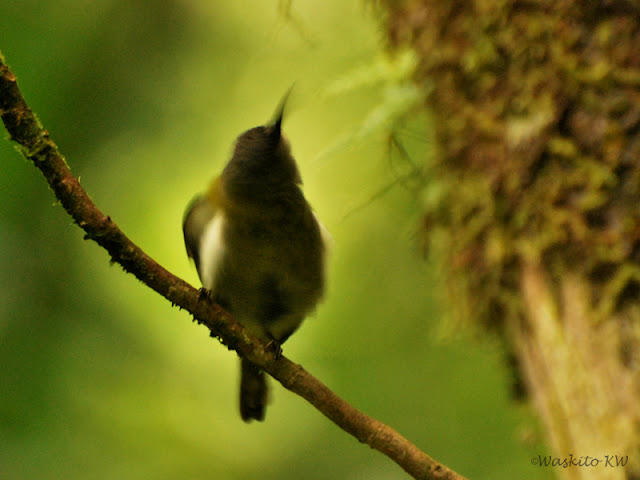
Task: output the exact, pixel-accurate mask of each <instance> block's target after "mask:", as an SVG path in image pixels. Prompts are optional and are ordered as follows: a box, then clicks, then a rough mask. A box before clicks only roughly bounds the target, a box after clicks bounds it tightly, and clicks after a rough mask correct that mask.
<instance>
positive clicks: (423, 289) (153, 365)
mask: <svg viewBox="0 0 640 480" xmlns="http://www.w3.org/2000/svg"><path fill="white" fill-rule="evenodd" d="M376 28H377V26H376V23H375V18H374V17H373V16H372V15H370V13H369V12H367V11H366V10H365V8H364V7H363V6H362V5H361V4H358V3H356V4H347V2H339V1H335V0H332V1H327V2H323V4H322V7H321V8H319V7H318V6H317V4H316V3H315V2H310V1H298V2H292V3H290V2H280V3H277V2H249V1H239V2H224V4H221V2H208V1H187V0H183V1H170V0H160V1H156V0H154V1H151V0H145V1H141V2H127V1H124V0H111V1H108V0H101V1H91V2H89V1H72V0H61V1H58V2H38V1H35V0H27V1H22V2H3V3H2V4H0V32H1V34H0V50H1V51H2V52H3V54H4V55H5V56H6V57H7V60H8V62H9V64H10V65H11V66H12V68H13V70H14V72H15V73H16V74H17V75H18V79H19V83H20V86H21V88H22V90H23V92H24V94H25V96H26V98H27V101H28V102H29V103H30V105H31V107H32V108H33V109H34V110H35V111H36V112H37V114H38V115H39V117H40V119H41V120H42V122H43V123H44V125H45V127H46V128H48V130H49V131H50V133H51V135H52V138H53V139H54V140H55V141H56V142H57V143H58V145H59V147H60V149H61V150H62V152H63V153H64V154H65V155H66V157H67V160H68V163H69V164H70V165H71V168H72V170H73V171H74V172H75V174H76V175H78V176H79V177H80V179H81V182H82V184H83V185H84V186H85V188H86V189H87V190H88V191H89V193H90V194H91V195H92V198H93V199H94V201H95V202H96V203H97V204H98V206H99V207H100V208H101V209H102V210H103V211H104V212H105V213H106V214H109V215H111V217H112V218H113V219H114V220H115V221H116V223H118V225H119V226H120V227H121V228H122V229H123V230H124V231H125V232H126V233H127V234H128V235H129V236H130V238H132V239H133V240H134V241H135V242H136V243H138V244H139V245H140V246H142V247H143V248H144V249H145V250H146V251H147V253H149V254H150V255H151V256H153V257H154V258H155V259H156V260H158V261H159V262H160V263H162V264H163V265H164V266H166V267H167V268H169V269H170V270H171V271H173V272H174V273H177V274H179V275H181V276H183V277H185V278H187V279H188V280H190V281H192V282H193V283H194V284H197V277H196V274H195V271H194V269H193V267H192V266H191V265H189V263H188V262H187V260H186V255H185V253H184V248H183V244H182V238H181V231H180V222H181V216H182V210H183V208H184V206H185V205H186V203H187V202H188V200H189V199H190V197H191V196H192V195H193V194H194V193H195V192H197V191H198V190H200V189H202V188H204V187H205V185H206V182H207V181H208V179H209V178H210V177H211V176H212V175H214V174H215V173H216V172H217V171H219V169H220V168H221V167H222V165H223V164H224V162H225V161H226V158H227V156H228V154H229V151H230V148H231V143H232V141H233V140H234V138H235V136H236V135H237V134H238V133H240V132H241V131H242V130H244V129H246V128H249V127H252V126H255V125H257V124H260V123H263V122H264V121H265V120H267V119H268V118H269V117H270V115H271V113H272V111H273V108H274V107H275V105H276V103H277V101H278V99H279V98H280V96H281V95H282V93H283V92H284V91H285V90H286V89H287V88H288V87H289V85H290V84H291V83H292V82H293V81H296V87H295V88H296V91H295V94H294V98H293V99H292V100H293V102H292V108H291V109H290V116H289V118H288V119H287V121H286V122H285V133H286V134H287V136H288V137H289V139H290V141H291V143H292V145H293V151H294V154H295V155H296V156H297V158H298V160H299V163H300V167H301V170H302V175H303V178H304V181H305V189H306V193H307V195H308V197H309V199H310V201H311V202H312V204H313V205H314V206H315V207H316V210H317V212H318V214H319V216H320V217H321V218H322V219H323V221H324V223H325V224H326V225H327V227H328V228H329V230H330V231H331V232H332V233H333V236H334V238H335V247H334V254H333V259H332V269H331V273H332V281H331V286H330V292H329V296H328V299H327V301H326V303H325V304H324V305H323V306H322V307H321V308H320V309H319V311H318V313H317V314H316V316H315V317H313V318H310V319H309V320H308V321H307V322H306V323H305V324H304V325H303V327H302V328H301V330H300V332H299V333H297V334H296V336H294V337H293V338H292V340H291V341H290V342H289V343H288V344H287V345H286V346H285V347H286V348H285V354H286V355H288V356H289V357H291V358H292V359H294V360H295V361H299V362H300V363H302V364H303V365H304V366H305V367H307V368H309V370H310V371H311V372H313V373H314V374H316V375H318V376H319V377H320V378H321V379H323V381H325V382H326V383H327V384H328V385H330V386H331V387H332V388H334V389H335V390H336V391H337V392H338V393H339V394H340V395H342V396H344V397H345V398H346V399H347V400H348V401H350V402H352V403H353V404H354V405H356V406H357V407H359V408H361V409H362V410H364V411H365V412H366V413H369V414H371V415H373V416H375V417H377V418H379V419H380V420H382V421H384V422H387V423H389V424H390V425H391V426H393V427H394V428H396V429H398V430H399V431H400V432H401V433H403V434H404V435H406V436H407V437H408V438H409V439H411V440H412V441H414V442H415V443H416V444H417V445H419V446H420V447H422V448H423V449H424V450H425V451H427V452H428V453H429V454H430V455H432V456H434V457H435V458H437V459H439V460H441V461H443V462H445V463H447V464H448V465H450V466H451V467H452V468H454V469H456V470H458V471H460V472H461V473H463V474H465V475H467V476H469V477H471V478H492V479H499V478H513V477H514V476H516V477H518V478H536V479H539V478H544V477H545V476H549V475H550V473H551V472H548V471H544V470H540V469H539V468H535V467H532V466H531V464H530V458H531V456H532V455H534V454H536V453H544V452H543V450H542V449H541V447H540V446H539V445H537V444H536V443H535V441H534V443H533V444H531V443H529V444H523V443H522V442H521V441H520V440H521V438H520V437H521V436H519V435H518V434H519V432H520V433H521V432H522V431H525V432H529V431H530V430H531V428H532V427H531V426H530V422H531V421H530V419H528V417H527V416H526V415H523V413H522V412H520V411H518V410H517V408H516V407H515V406H514V405H513V403H512V402H511V400H510V399H509V392H508V380H507V379H506V377H507V375H508V373H507V372H506V370H505V368H504V367H503V366H502V364H501V361H500V358H501V357H500V354H499V352H497V351H496V348H495V346H492V345H479V344H477V343H471V344H470V343H469V342H468V340H467V339H464V338H462V339H456V340H453V341H449V342H446V343H442V342H441V341H439V340H438V339H436V338H434V334H433V332H434V330H435V329H436V327H437V325H438V322H439V316H440V313H439V310H438V308H437V306H436V299H437V293H436V292H437V291H438V284H439V281H438V276H437V275H436V274H434V272H432V269H431V266H430V265H431V264H430V262H428V261H425V260H424V259H422V258H421V257H420V256H419V254H418V248H417V246H416V244H417V238H416V235H415V232H416V229H417V212H418V208H417V205H418V203H419V202H418V200H417V198H416V195H415V191H414V190H412V189H406V188H402V185H401V183H402V182H398V183H399V184H398V186H396V187H394V188H390V189H387V188H386V186H387V185H389V184H390V183H392V182H394V180H395V179H397V178H403V175H404V174H405V173H407V172H412V171H413V169H414V168H415V166H414V165H411V164H410V163H408V162H407V160H406V158H412V159H420V158H425V157H426V156H427V155H426V153H427V152H428V150H429V149H430V148H431V147H432V145H431V143H430V142H429V141H428V140H429V139H428V138H425V136H424V134H423V132H424V130H425V128H428V120H413V121H408V122H403V123H398V122H400V120H398V119H397V118H396V117H394V115H393V112H394V111H396V110H397V109H394V108H395V107H394V105H396V106H397V105H398V104H399V103H402V101H404V100H403V99H406V98H409V99H410V98H411V95H412V94H411V92H408V93H407V91H406V90H405V87H403V86H402V85H399V84H398V82H399V80H398V79H397V78H394V75H393V71H394V70H393V68H392V69H391V73H387V74H381V75H380V79H378V80H377V81H374V82H362V81H358V78H359V77H358V76H359V75H361V76H362V72H365V75H364V76H365V77H368V78H370V77H372V75H366V72H370V71H374V70H375V69H376V67H375V66H376V65H379V64H380V58H381V53H380V50H381V48H380V46H379V45H378V39H377V33H376ZM396 68H397V69H399V70H401V69H402V68H403V67H402V66H398V67H396ZM402 76H403V75H399V77H402ZM341 86H342V87H341ZM380 112H382V113H381V115H382V116H381V117H380V115H378V116H376V114H380ZM363 125H365V126H367V125H368V127H367V128H364V129H363V127H362V126H363ZM380 127H389V128H391V129H394V131H395V132H396V133H395V137H394V138H395V139H396V140H397V141H398V142H401V143H402V145H404V146H405V148H406V149H407V153H408V157H406V156H403V155H401V154H399V153H398V149H397V148H394V147H393V145H392V147H391V148H389V145H390V142H389V141H388V140H389V138H388V136H387V134H386V133H385V130H384V129H383V128H380ZM0 158H1V159H2V167H3V175H0V191H1V192H2V196H1V197H0V198H1V200H2V207H0V225H2V228H1V229H0V280H1V282H2V283H1V284H2V286H3V288H2V289H0V345H1V347H0V365H1V366H0V375H1V378H2V386H0V398H1V401H0V478H2V479H10V480H14V479H15V480H17V479H23V478H30V479H43V480H48V479H55V478H83V479H87V478H88V479H91V478H96V479H107V478H118V479H127V478H136V479H137V478H153V479H163V478H167V479H173V478H189V479H198V478H221V479H243V478H255V477H256V476H258V475H259V476H260V477H261V478H265V479H270V478H274V479H275V478H279V479H281V478H318V479H320V478H354V479H355V478H403V473H402V472H401V471H400V470H399V469H398V467H396V466H395V465H393V464H391V463H390V462H389V461H388V460H387V459H386V458H383V457H382V456H380V455H378V454H377V453H375V452H372V451H370V450H368V449H365V448H362V447H361V446H360V445H358V444H357V443H356V442H354V441H353V439H352V438H350V437H348V436H346V435H345V434H344V433H342V432H341V431H339V430H338V429H336V428H335V427H333V426H332V425H331V424H329V423H328V422H327V421H326V420H325V419H324V418H322V417H320V416H319V415H318V414H317V412H315V411H314V410H313V409H312V408H311V407H310V406H308V405H307V404H305V403H304V402H303V401H302V400H300V399H298V398H296V397H294V396H293V395H291V394H289V393H288V392H286V391H284V390H283V389H282V388H279V387H278V386H275V385H274V386H273V393H272V396H273V403H272V405H271V408H270V410H269V412H268V417H267V420H266V422H265V424H263V425H245V424H243V423H242V422H241V421H240V419H239V415H238V413H237V411H236V410H237V406H236V396H237V392H236V389H237V370H238V368H237V365H236V363H237V358H235V357H236V356H235V354H233V353H232V352H228V351H227V350H226V349H224V348H222V347H221V346H220V345H219V344H217V343H216V342H215V341H214V340H212V339H210V338H208V336H207V335H206V331H205V330H204V329H202V328H200V327H197V326H195V325H193V324H191V323H190V322H189V317H188V315H186V314H185V313H184V312H180V311H178V310H177V309H171V308H170V305H168V303H167V302H166V301H164V300H163V299H161V298H159V297H158V296H157V295H155V294H154V293H153V292H151V291H150V290H148V289H147V288H145V287H144V286H142V285H140V284H139V283H138V282H137V281H136V280H135V279H134V278H133V277H131V276H127V275H124V274H123V273H122V272H121V271H120V269H119V268H117V267H113V266H110V265H109V263H108V257H107V255H105V252H103V251H101V250H100V249H99V248H98V247H97V246H96V245H94V244H91V243H90V242H85V241H83V239H82V233H81V231H80V230H79V229H78V228H77V227H75V226H74V225H72V223H71V221H70V219H69V218H68V217H67V216H66V214H65V213H64V212H63V210H62V209H61V208H59V207H58V206H56V205H55V201H54V199H53V197H52V195H51V192H50V191H48V190H47V188H46V184H45V182H44V181H43V179H42V178H41V177H40V176H39V173H38V172H37V171H36V170H35V169H34V168H33V167H31V166H30V165H28V164H26V162H25V161H23V160H22V159H21V157H20V156H19V155H18V154H17V153H16V152H15V151H14V150H13V148H12V146H11V145H10V144H9V142H6V141H3V142H1V143H0ZM418 169H420V166H418ZM380 191H385V192H387V193H386V194H385V195H380V196H376V192H380ZM374 197H375V198H374ZM360 207H362V208H360Z"/></svg>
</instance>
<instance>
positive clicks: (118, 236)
mask: <svg viewBox="0 0 640 480" xmlns="http://www.w3.org/2000/svg"><path fill="white" fill-rule="evenodd" d="M0 116H1V117H2V121H3V122H4V125H5V127H6V129H7V131H8V132H9V135H10V136H11V140H13V141H14V142H16V143H18V145H19V146H20V150H21V152H22V154H23V155H24V156H25V157H26V158H27V159H28V160H30V161H31V162H33V164H34V165H35V166H36V167H37V168H38V169H40V170H41V171H42V173H43V175H44V176H45V178H46V179H47V182H49V186H50V187H51V189H52V190H53V192H54V194H55V196H56V198H58V200H59V201H60V203H61V204H62V206H63V207H64V209H65V210H66V211H67V212H68V213H69V215H71V217H72V218H73V220H74V221H75V223H76V224H77V225H78V226H79V227H80V228H82V229H83V230H84V231H85V238H88V239H91V240H94V241H95V242H96V243H98V244H99V245H100V246H101V247H103V248H104V249H105V250H107V252H109V255H110V256H111V259H112V261H113V262H116V263H118V264H120V265H122V267H123V268H124V269H125V271H127V272H129V273H132V274H133V275H135V276H136V278H138V279H139V280H140V281H141V282H143V283H144V284H145V285H147V286H148V287H150V288H152V289H153V290H155V291H156V292H158V293H159V294H160V295H162V296H163V297H165V298H166V299H167V300H169V301H170V302H171V303H172V305H177V306H179V307H180V308H183V309H185V310H187V311H189V312H190V313H191V314H192V315H193V318H194V319H195V320H196V321H197V322H198V323H201V324H203V325H206V326H207V328H209V330H210V331H211V336H213V337H217V338H219V339H220V341H221V342H222V343H223V344H224V345H226V346H227V347H229V348H230V349H233V350H236V351H237V352H238V353H239V354H240V355H241V356H242V357H244V358H247V359H248V360H250V361H251V362H252V363H254V364H256V365H258V366H260V367H261V368H262V369H264V370H265V371H266V372H267V373H269V374H270V375H271V376H272V377H273V378H275V379H276V380H278V381H279V382H280V383H281V384H282V385H283V386H284V387H285V388H287V389H289V390H291V391H292V392H294V393H296V394H298V395H300V396H301V397H303V398H305V399H306V400H307V401H308V402H309V403H311V404H312V405H313V406H315V407H316V408H317V409H318V410H319V411H320V412H322V413H323V414H324V415H325V416H327V417H328V418H329V419H331V420H332V421H333V422H334V423H336V424H337V425H338V426H339V427H340V428H342V429H343V430H345V431H346V432H348V433H350V434H351V435H353V436H354V437H356V438H357V439H358V440H359V441H361V442H363V443H366V444H368V445H369V446H371V447H372V448H375V449H376V450H379V451H380V452H382V453H384V454H385V455H387V456H388V457H390V458H391V459H392V460H393V461H394V462H396V463H397V464H398V465H400V466H401V467H402V468H403V469H404V470H405V471H407V472H408V473H409V474H410V475H411V476H413V477H414V478H416V479H447V480H464V477H462V476H460V475H459V474H457V473H456V472H454V471H452V470H450V469H449V468H447V467H446V466H444V465H442V464H440V463H438V462H436V461H435V460H433V459H432V458H431V457H429V456H428V455H427V454H426V453H424V452H422V451H421V450H420V449H418V447H416V446H415V445H413V444H412V443H411V442H409V441H408V440H407V439H406V438H404V437H403V436H401V435H400V434H399V433H397V432H396V431H395V430H393V429H392V428H390V427H388V426H387V425H384V424H383V423H380V422H379V421H377V420H375V419H373V418H371V417H368V416H367V415H365V414H363V413H362V412H360V411H359V410H357V409H355V408H354V407H352V406H351V405H349V404H348V403H347V402H345V401H344V400H343V399H342V398H340V397H338V396H337V395H336V394H335V393H333V392H332V391H331V390H330V389H329V388H328V387H327V386H326V385H324V384H323V383H322V382H320V381H319V380H318V379H316V378H315V377H313V376H312V375H311V374H309V373H308V372H307V371H306V370H304V369H303V368H302V367H301V366H300V365H297V364H295V363H293V362H291V361H290V360H288V359H287V358H285V357H284V356H280V357H279V358H276V357H275V355H274V352H273V349H269V348H266V346H265V345H263V344H262V343H261V342H259V341H258V340H257V339H256V338H255V337H253V336H252V335H250V334H249V333H248V332H247V331H246V330H245V329H244V328H243V327H242V325H240V324H239V323H237V322H236V321H235V320H234V319H233V318H232V317H231V316H230V315H229V314H228V313H227V312H225V311H224V310H223V309H222V308H221V307H220V306H219V305H216V304H213V303H210V302H209V301H208V300H206V299H203V298H202V296H200V295H199V294H198V290H196V289H195V288H194V287H192V286H191V285H189V284H188V283H186V282H185V281H184V280H182V279H180V278H178V277H176V276H175V275H173V274H172V273H170V272H169V271H167V270H166V269H164V268H163V267H162V266H161V265H159V264H158V263H156V262H155V261H154V260H153V259H152V258H151V257H149V256H148V255H147V254H146V253H144V252H143V251H142V250H141V249H140V248H139V247H138V246H137V245H135V244H134V243H133V242H132V241H131V240H129V238H127V236H126V235H125V234H124V233H123V232H122V231H121V230H120V229H119V228H118V226H117V225H116V224H115V223H114V222H113V221H112V220H111V218H110V217H108V216H106V215H104V214H103V213H102V212H101V211H100V210H99V209H98V208H97V207H96V206H95V205H94V203H93V202H92V201H91V199H90V198H89V196H88V195H87V193H86V192H85V191H84V189H83V188H82V187H81V186H80V183H79V182H78V180H77V179H76V178H75V177H74V176H73V175H72V174H71V172H70V170H69V167H68V166H67V164H66V162H65V160H64V157H63V156H62V155H61V154H60V152H59V151H58V147H57V146H56V145H55V143H54V142H53V141H52V140H51V138H50V137H49V133H48V132H47V131H46V130H44V129H43V127H42V125H41V124H40V122H39V121H38V119H37V118H36V116H35V115H34V113H33V112H32V111H31V109H30V108H29V106H28V105H27V104H26V102H25V100H24V98H23V96H22V93H21V92H20V90H19V88H18V85H17V83H16V78H15V76H14V75H13V73H12V72H11V70H9V67H8V66H7V65H6V63H5V61H4V58H3V57H2V54H1V53H0Z"/></svg>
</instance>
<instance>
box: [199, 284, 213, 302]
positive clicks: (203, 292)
mask: <svg viewBox="0 0 640 480" xmlns="http://www.w3.org/2000/svg"><path fill="white" fill-rule="evenodd" d="M203 300H208V301H209V302H212V301H213V294H212V293H211V290H209V289H208V288H204V287H202V288H199V289H198V301H200V302H202V301H203Z"/></svg>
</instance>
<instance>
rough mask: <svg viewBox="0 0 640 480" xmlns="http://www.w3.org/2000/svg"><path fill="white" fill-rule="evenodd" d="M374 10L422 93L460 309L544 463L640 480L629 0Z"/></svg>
mask: <svg viewBox="0 0 640 480" xmlns="http://www.w3.org/2000/svg"><path fill="white" fill-rule="evenodd" d="M379 3H381V4H382V5H383V10H382V13H383V16H384V21H385V28H386V31H387V34H388V41H389V44H390V47H391V48H392V49H395V50H399V49H402V48H405V47H407V46H408V47H409V48H411V49H412V50H413V51H414V52H415V53H416V55H417V57H418V67H417V69H416V71H415V76H414V81H415V82H416V83H417V84H418V85H419V86H423V87H424V89H425V91H429V92H430V94H429V95H428V97H427V98H428V102H427V105H425V108H427V109H429V110H430V111H432V112H433V115H434V117H435V119H434V125H435V135H436V138H437V142H438V147H439V152H438V154H437V157H438V158H437V160H435V162H434V163H433V165H431V166H430V170H429V171H430V173H431V180H430V183H429V184H428V185H426V186H425V188H426V189H432V190H431V192H436V194H433V195H430V196H429V198H431V199H432V200H431V201H430V202H429V204H428V205H427V207H426V211H425V213H424V225H425V229H424V230H425V234H426V235H428V236H429V238H431V239H433V240H432V241H431V244H430V246H431V248H433V249H436V250H437V251H438V252H439V253H440V256H441V258H443V259H444V262H445V265H446V272H447V285H448V288H449V289H450V291H451V295H452V298H455V299H456V302H455V304H456V307H457V308H458V310H457V312H456V313H457V316H458V317H459V318H460V319H462V320H463V321H465V322H467V325H471V324H473V326H474V327H478V326H479V327H481V328H482V329H488V330H492V331H497V332H500V334H501V335H502V336H503V337H504V338H505V341H506V343H507V345H508V349H509V350H510V352H511V353H512V354H513V355H514V356H515V357H516V358H517V364H518V366H519V372H520V374H521V376H522V379H523V382H524V384H525V385H526V387H527V390H528V392H529V393H530V398H531V400H532V402H533V404H534V405H535V406H536V408H537V411H538V412H539V414H540V417H541V419H542V422H543V424H544V426H545V428H546V431H547V434H548V440H549V443H550V444H551V446H552V449H553V451H554V454H553V456H554V457H557V458H560V459H565V458H571V459H574V460H576V461H579V459H580V458H581V457H582V458H583V460H585V457H586V456H589V457H590V458H591V459H593V458H597V459H599V460H600V462H599V464H598V466H597V467H590V468H588V467H579V466H576V467H575V468H573V467H572V468H557V469H555V471H556V472H557V474H558V475H559V476H560V477H562V478H567V479H591V478H598V479H603V478H604V479H637V478H640V301H639V300H640V298H639V295H640V267H639V266H638V262H639V260H640V4H639V3H638V2H635V1H630V0H600V1H594V0H571V1H569V0H540V1H523V0H500V1H498V0H472V1H464V0H448V1H447V0H444V1H443V0H438V1H435V0H416V1H394V0H386V1H382V2H379ZM434 198H435V200H433V199H434ZM435 230H437V231H438V233H439V235H430V234H432V233H433V232H434V231H435ZM571 455H573V457H570V456H571ZM615 455H617V456H618V457H614V456H615ZM619 458H622V460H623V461H624V459H625V458H626V459H627V463H626V466H621V465H620V464H619V463H616V465H615V466H609V465H608V464H607V463H606V461H607V459H609V462H611V461H613V462H614V463H615V462H619V460H617V459H619Z"/></svg>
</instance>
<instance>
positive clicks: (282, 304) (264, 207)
mask: <svg viewBox="0 0 640 480" xmlns="http://www.w3.org/2000/svg"><path fill="white" fill-rule="evenodd" d="M289 92H290V90H289ZM289 92H287V93H286V94H285V96H284V97H283V98H282V100H281V102H280V104H279V106H278V108H277V110H276V112H275V115H274V119H273V120H272V121H271V122H269V123H267V124H266V125H263V126H258V127H254V128H251V129H249V130H247V131H245V132H244V133H242V134H241V135H239V136H238V138H237V139H236V142H235V147H234V149H233V154H232V156H231V159H230V160H229V161H228V163H227V164H226V166H225V167H224V169H223V170H222V172H221V173H220V175H219V176H217V177H215V178H214V179H213V180H212V181H211V183H210V184H209V187H208V189H207V190H206V191H205V192H204V193H202V194H199V195H197V196H196V197H194V198H193V199H192V200H191V202H190V203H189V204H188V206H187V209H186V210H185V214H184V217H183V222H182V229H183V234H184V242H185V246H186V250H187V255H188V257H189V258H190V259H192V260H193V262H194V263H195V266H196V270H197V272H198V276H199V278H200V281H201V283H202V286H203V289H204V290H205V291H206V292H207V293H208V294H209V295H210V298H212V299H213V300H214V301H215V302H216V303H217V304H219V305H220V306H221V307H223V308H224V309H225V310H227V311H228V312H229V313H230V314H231V315H232V316H233V317H234V318H235V320H237V321H238V322H239V323H240V324H242V325H243V327H245V328H246V329H247V330H248V331H249V332H250V333H252V334H253V335H254V336H256V337H257V338H258V339H259V340H261V341H263V342H265V343H266V344H267V345H271V346H273V347H274V348H275V349H276V354H277V355H279V354H280V352H281V345H282V344H283V343H284V342H285V341H286V340H287V339H288V338H289V337H290V336H291V335H292V334H293V333H294V332H295V331H296V330H297V329H298V327H299V326H300V324H301V323H302V321H303V320H304V319H305V317H307V316H308V315H309V314H311V313H312V312H313V311H314V310H315V309H316V306H317V304H318V303H319V302H320V300H321V299H322V298H323V295H324V293H325V285H326V264H327V256H328V250H329V248H330V245H331V243H332V239H331V235H330V234H329V232H328V231H327V229H326V228H325V227H324V226H323V225H322V223H320V221H319V220H318V218H317V216H316V214H315V212H314V211H313V209H312V207H311V205H310V204H309V202H308V201H307V200H306V198H305V196H304V193H303V191H302V178H301V176H300V171H299V169H298V166H297V163H296V161H295V159H294V157H293V155H292V153H291V146H290V144H289V142H288V140H287V139H286V138H285V137H284V135H283V134H282V121H283V115H284V110H285V105H286V103H287V98H288V96H289ZM240 363H241V370H240V378H241V379H240V416H241V417H242V419H243V420H244V421H245V422H250V421H251V420H257V421H263V420H264V417H265V411H266V404H267V392H268V387H267V380H266V376H265V374H264V372H263V371H261V370H260V369H259V368H258V367H257V366H256V365H254V364H252V363H251V362H249V361H248V360H246V359H244V358H241V359H240Z"/></svg>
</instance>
